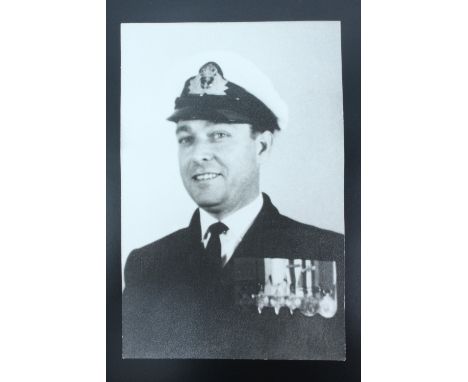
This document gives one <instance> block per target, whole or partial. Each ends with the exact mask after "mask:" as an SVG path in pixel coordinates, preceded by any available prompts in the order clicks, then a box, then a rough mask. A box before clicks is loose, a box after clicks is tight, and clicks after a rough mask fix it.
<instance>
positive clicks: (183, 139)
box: [178, 137, 193, 145]
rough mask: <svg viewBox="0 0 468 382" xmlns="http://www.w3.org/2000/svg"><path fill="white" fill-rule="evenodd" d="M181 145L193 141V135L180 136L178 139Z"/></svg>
mask: <svg viewBox="0 0 468 382" xmlns="http://www.w3.org/2000/svg"><path fill="white" fill-rule="evenodd" d="M178 141H179V144H180V145H188V144H190V143H191V142H192V141H193V138H192V137H180V138H179V139H178Z"/></svg>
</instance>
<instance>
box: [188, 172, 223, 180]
mask: <svg viewBox="0 0 468 382" xmlns="http://www.w3.org/2000/svg"><path fill="white" fill-rule="evenodd" d="M220 175H221V174H218V173H216V172H204V173H202V174H196V175H194V176H192V179H193V180H196V181H198V182H200V181H204V180H212V179H215V178H217V177H218V176H220Z"/></svg>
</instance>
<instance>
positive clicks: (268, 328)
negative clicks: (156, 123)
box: [123, 62, 345, 359]
mask: <svg viewBox="0 0 468 382" xmlns="http://www.w3.org/2000/svg"><path fill="white" fill-rule="evenodd" d="M272 108H274V103H273V106H272V107H269V106H267V105H266V104H265V103H264V102H263V101H262V100H260V99H259V98H258V97H256V96H254V95H253V94H252V93H251V92H249V91H248V90H247V89H246V88H244V87H241V86H238V85H236V84H235V83H233V82H230V81H228V79H227V78H225V76H224V73H223V70H222V68H221V67H220V66H219V65H218V64H217V63H215V62H208V63H206V64H204V65H203V66H202V67H201V68H200V69H199V71H198V74H197V75H196V76H194V77H191V78H189V79H188V80H187V81H186V83H185V86H184V88H183V91H182V94H181V95H180V97H178V98H177V99H176V102H175V110H174V113H173V114H172V115H171V116H170V117H169V118H168V119H169V120H170V121H172V122H174V123H175V124H176V137H177V141H178V145H179V166H180V173H181V177H182V180H183V184H184V186H185V188H186V190H187V192H188V193H189V195H190V196H191V198H192V199H193V200H194V201H195V203H196V204H197V205H198V206H199V208H198V209H197V210H196V211H195V213H194V214H193V217H192V220H191V222H190V224H189V226H188V227H187V228H184V229H181V230H179V231H176V232H174V233H172V234H170V235H169V236H166V237H164V238H162V239H160V240H158V241H156V242H154V243H151V244H149V245H147V246H145V247H143V248H140V249H137V250H134V251H133V252H132V253H131V254H130V256H129V258H128V260H127V263H126V266H125V284H126V287H125V291H124V296H123V352H124V357H129V358H246V359H250V358H257V359H258V358H260V359H275V358H276V359H343V358H344V347H345V345H344V285H343V284H344V265H343V251H344V248H343V244H344V243H343V236H342V235H340V234H337V233H334V232H331V231H326V230H322V229H319V228H316V227H313V226H309V225H306V224H302V223H299V222H297V221H294V220H292V219H290V218H288V217H286V216H283V215H281V214H280V213H279V212H278V210H277V209H276V207H275V206H274V205H273V204H272V202H271V200H270V198H269V197H268V195H266V194H264V193H263V194H262V193H261V192H260V170H261V166H262V164H263V163H264V162H265V160H266V159H267V156H268V154H269V152H270V150H271V147H272V144H273V139H274V134H275V132H276V131H278V130H280V128H281V127H280V125H281V124H282V119H281V118H278V116H277V115H276V114H275V113H274V112H273V111H272ZM296 303H297V304H296ZM294 304H296V305H294ZM312 315H314V317H309V316H312ZM324 317H329V318H324Z"/></svg>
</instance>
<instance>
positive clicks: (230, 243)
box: [200, 194, 263, 264]
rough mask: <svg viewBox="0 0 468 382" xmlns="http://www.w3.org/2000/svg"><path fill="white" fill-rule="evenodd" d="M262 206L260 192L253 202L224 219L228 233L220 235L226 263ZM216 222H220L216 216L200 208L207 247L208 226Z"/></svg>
mask: <svg viewBox="0 0 468 382" xmlns="http://www.w3.org/2000/svg"><path fill="white" fill-rule="evenodd" d="M262 206H263V197H262V195H261V194H259V195H258V196H257V197H256V198H255V199H254V200H253V201H252V202H250V203H249V204H247V205H246V206H244V207H242V208H241V209H239V210H237V211H236V212H234V213H232V214H231V215H229V216H227V217H225V218H224V219H223V220H222V222H223V223H224V224H226V225H227V226H228V228H229V230H228V231H227V232H226V233H224V234H221V235H220V241H221V250H222V255H223V263H224V264H226V263H227V262H228V261H229V259H230V258H231V256H232V255H233V253H234V251H235V249H236V247H237V245H238V244H239V243H240V242H241V241H242V238H243V237H244V235H245V233H246V232H247V230H248V229H249V228H250V226H251V225H252V223H253V222H254V220H255V218H256V217H257V215H258V213H259V212H260V210H261V209H262ZM216 222H218V220H217V219H216V218H214V217H213V216H211V215H210V214H209V213H207V212H206V211H204V210H202V209H201V208H200V227H201V234H202V237H201V241H202V243H203V245H204V246H205V247H206V245H207V244H208V240H209V235H207V231H208V228H209V227H210V225H212V224H214V223H216ZM205 235H206V237H205Z"/></svg>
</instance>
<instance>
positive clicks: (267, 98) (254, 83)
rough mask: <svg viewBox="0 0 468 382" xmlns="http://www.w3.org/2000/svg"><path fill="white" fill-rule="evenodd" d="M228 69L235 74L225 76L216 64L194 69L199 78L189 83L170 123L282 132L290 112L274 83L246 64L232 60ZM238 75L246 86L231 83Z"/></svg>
mask: <svg viewBox="0 0 468 382" xmlns="http://www.w3.org/2000/svg"><path fill="white" fill-rule="evenodd" d="M228 66H229V68H230V69H231V70H232V73H229V72H226V73H225V72H224V70H223V67H222V66H221V63H220V62H218V61H214V60H213V61H207V62H205V63H204V64H202V65H201V66H200V67H198V68H196V67H195V68H194V73H196V75H194V76H191V77H190V78H189V79H187V80H186V82H185V85H184V87H183V90H182V93H181V94H180V96H179V97H177V98H176V100H175V107H174V112H173V113H172V115H171V116H169V118H168V120H169V121H172V122H178V121H180V120H196V119H201V120H207V121H211V122H213V123H248V124H251V125H252V128H253V130H254V131H259V132H263V131H267V130H268V131H271V132H274V131H278V130H281V129H283V128H284V126H285V124H286V115H287V108H286V106H285V103H284V102H283V101H282V99H281V97H280V96H279V94H278V93H277V92H276V90H275V89H274V87H273V85H272V83H271V81H270V80H269V79H268V78H267V77H266V76H265V75H264V74H263V73H261V72H260V71H259V70H258V69H257V68H256V67H255V66H253V65H251V64H250V63H248V64H247V65H246V61H244V60H239V59H237V60H236V62H235V63H233V62H232V58H230V61H229V65H228ZM236 73H237V77H238V78H239V79H240V80H244V84H242V85H241V84H240V83H238V81H236V82H234V81H231V80H230V78H231V75H232V77H236ZM239 74H240V75H239Z"/></svg>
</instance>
